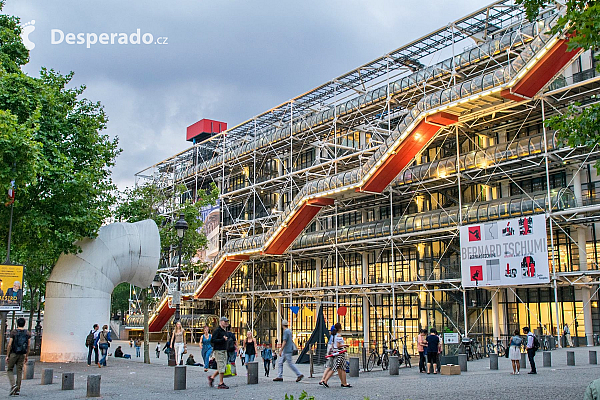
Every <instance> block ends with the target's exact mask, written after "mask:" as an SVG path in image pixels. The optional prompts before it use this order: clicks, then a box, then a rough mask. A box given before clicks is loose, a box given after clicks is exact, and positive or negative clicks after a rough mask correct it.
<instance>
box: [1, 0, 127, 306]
mask: <svg viewBox="0 0 600 400" xmlns="http://www.w3.org/2000/svg"><path fill="white" fill-rule="evenodd" d="M3 6H4V1H2V0H0V11H1V10H2V7H3ZM20 33H21V29H20V27H19V19H18V18H16V17H13V16H9V15H0V161H1V163H0V199H1V200H2V201H1V203H2V204H4V203H5V201H6V200H5V199H6V193H7V192H6V190H7V189H8V188H9V187H10V185H11V181H14V182H15V187H16V196H15V202H14V218H13V233H12V250H11V261H12V262H15V263H21V264H24V265H25V283H26V286H27V288H28V289H29V290H31V291H32V292H33V293H34V294H35V292H38V293H39V296H41V293H43V290H44V284H45V281H46V279H47V277H48V274H49V272H50V270H51V267H52V266H53V265H54V264H55V262H56V260H57V259H58V257H59V255H60V254H61V253H69V252H76V251H78V248H77V247H76V246H75V244H74V243H75V242H76V241H77V240H79V239H82V238H85V237H94V236H95V235H96V234H97V231H98V229H99V228H100V226H101V225H102V223H103V222H104V221H105V220H106V218H107V217H109V216H110V207H111V206H112V205H113V204H114V202H115V198H114V196H113V194H112V193H113V192H114V190H115V189H116V188H115V186H114V185H113V183H112V180H111V177H110V168H111V167H112V166H113V165H114V161H115V158H116V156H117V155H118V154H119V153H120V151H121V150H120V149H119V147H118V141H117V139H110V138H109V137H108V136H107V135H105V134H102V133H101V132H102V131H103V130H104V129H105V128H106V123H107V117H106V114H105V113H104V109H103V107H102V105H101V104H100V103H98V102H92V101H90V100H88V99H86V98H84V97H83V93H84V91H85V86H81V87H70V82H71V79H72V78H73V73H72V72H71V73H69V74H67V75H62V74H60V73H59V72H57V71H54V70H51V69H46V68H42V70H41V71H40V74H39V77H32V76H29V75H27V74H25V73H24V72H23V71H22V70H21V67H22V66H23V65H24V64H26V63H27V62H28V60H29V53H28V51H27V49H26V48H25V47H24V46H23V44H22V42H21V37H20ZM9 212H10V209H9V207H4V206H3V205H2V206H0V221H3V222H2V223H1V224H0V238H2V239H3V242H4V243H6V241H5V240H6V238H7V235H8V220H9ZM4 249H5V247H4V246H2V247H0V257H2V258H4V255H5V250H4ZM34 297H35V296H33V295H31V297H30V298H31V299H32V303H33V299H34Z"/></svg>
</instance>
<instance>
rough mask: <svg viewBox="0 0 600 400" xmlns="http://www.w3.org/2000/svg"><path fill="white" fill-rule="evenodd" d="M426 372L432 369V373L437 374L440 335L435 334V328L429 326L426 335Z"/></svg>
mask: <svg viewBox="0 0 600 400" xmlns="http://www.w3.org/2000/svg"><path fill="white" fill-rule="evenodd" d="M425 340H426V341H427V364H428V365H427V366H428V369H427V373H428V374H430V373H431V370H432V369H433V373H434V374H437V373H438V371H437V368H438V354H439V351H440V337H439V336H438V335H437V330H436V329H435V328H431V330H430V331H429V336H427V339H425Z"/></svg>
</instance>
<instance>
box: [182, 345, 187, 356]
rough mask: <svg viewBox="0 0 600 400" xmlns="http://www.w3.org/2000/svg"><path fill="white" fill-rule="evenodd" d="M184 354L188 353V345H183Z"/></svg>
mask: <svg viewBox="0 0 600 400" xmlns="http://www.w3.org/2000/svg"><path fill="white" fill-rule="evenodd" d="M183 354H187V345H184V346H183Z"/></svg>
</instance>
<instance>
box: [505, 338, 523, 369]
mask: <svg viewBox="0 0 600 400" xmlns="http://www.w3.org/2000/svg"><path fill="white" fill-rule="evenodd" d="M522 344H523V339H521V336H519V330H518V329H517V330H516V331H515V335H514V336H513V337H512V338H510V347H509V350H508V358H509V359H510V360H511V361H512V367H513V372H511V375H519V373H520V372H521V345H522Z"/></svg>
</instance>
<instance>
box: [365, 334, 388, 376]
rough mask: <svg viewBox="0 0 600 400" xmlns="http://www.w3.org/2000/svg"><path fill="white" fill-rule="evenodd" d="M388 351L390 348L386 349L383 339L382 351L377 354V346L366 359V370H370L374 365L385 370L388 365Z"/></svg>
mask: <svg viewBox="0 0 600 400" xmlns="http://www.w3.org/2000/svg"><path fill="white" fill-rule="evenodd" d="M389 353H390V350H388V347H387V346H386V344H385V341H384V342H383V351H382V353H381V354H379V352H378V351H377V347H375V348H374V349H373V350H371V354H370V355H369V360H368V361H367V371H369V372H370V371H372V370H373V368H374V367H375V365H377V366H381V368H383V370H384V371H385V370H387V369H388V366H389V365H390V357H389V355H388V354H389Z"/></svg>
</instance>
